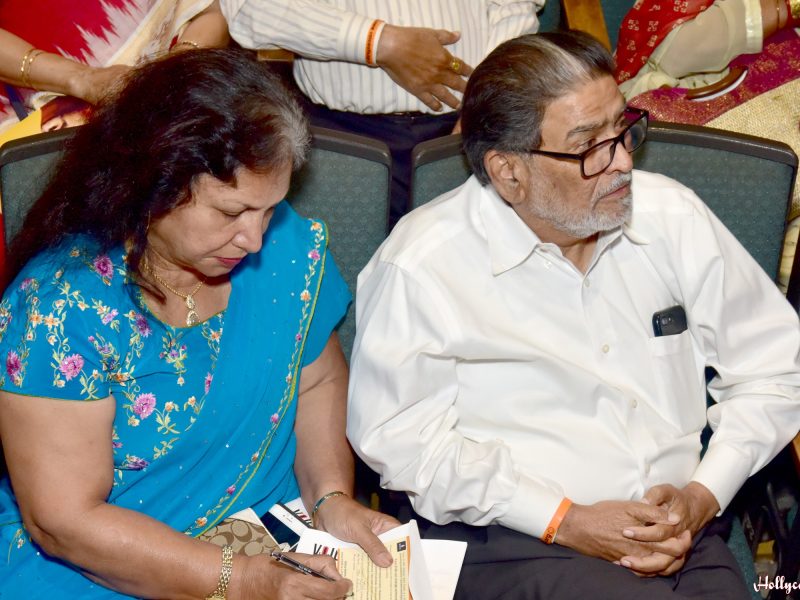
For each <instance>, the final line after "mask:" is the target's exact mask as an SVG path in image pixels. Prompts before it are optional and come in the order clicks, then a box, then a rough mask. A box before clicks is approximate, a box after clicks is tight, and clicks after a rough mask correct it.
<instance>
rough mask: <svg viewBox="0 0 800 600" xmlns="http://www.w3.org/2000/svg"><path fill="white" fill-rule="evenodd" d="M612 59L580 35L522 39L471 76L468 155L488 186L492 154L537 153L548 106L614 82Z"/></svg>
mask: <svg viewBox="0 0 800 600" xmlns="http://www.w3.org/2000/svg"><path fill="white" fill-rule="evenodd" d="M613 73H614V59H613V58H612V56H611V55H610V54H609V52H608V50H606V49H605V47H603V45H602V44H600V42H598V41H597V40H596V39H594V38H593V37H591V36H590V35H587V34H585V33H581V32H578V31H560V32H549V33H539V34H531V35H524V36H521V37H518V38H515V39H513V40H509V41H507V42H504V43H503V44H501V45H500V46H498V47H497V48H496V49H495V50H494V51H493V52H492V53H491V54H490V55H489V56H487V57H486V58H485V59H484V60H483V62H482V63H481V64H480V65H478V67H477V68H476V69H475V72H474V73H473V74H472V75H471V76H470V78H469V82H468V83H467V90H466V92H465V93H464V101H463V108H462V110H461V131H462V135H463V140H464V150H465V152H466V155H467V159H468V161H469V164H470V166H471V167H472V172H473V173H475V175H476V176H477V177H478V179H479V180H480V181H481V183H483V184H484V185H486V184H488V183H489V175H488V173H487V172H486V168H485V167H484V164H483V157H484V156H485V154H486V153H487V152H488V151H489V150H499V151H503V152H521V153H524V152H526V151H527V150H530V149H535V148H538V147H539V145H540V144H541V138H542V131H541V128H542V120H543V119H544V112H545V109H546V108H547V106H548V105H549V104H550V103H551V102H553V101H554V100H556V99H558V98H560V97H562V96H564V95H565V94H567V93H569V92H571V91H572V90H574V89H575V88H576V87H577V86H578V85H580V84H582V83H585V82H589V81H592V80H595V79H598V78H600V77H603V76H606V75H608V76H613Z"/></svg>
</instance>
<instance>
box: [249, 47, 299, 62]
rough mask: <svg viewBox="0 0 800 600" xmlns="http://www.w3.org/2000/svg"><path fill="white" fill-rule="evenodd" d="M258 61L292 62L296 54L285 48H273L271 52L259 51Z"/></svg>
mask: <svg viewBox="0 0 800 600" xmlns="http://www.w3.org/2000/svg"><path fill="white" fill-rule="evenodd" d="M258 60H268V61H275V62H292V61H293V60H294V54H293V53H292V52H290V51H289V50H284V49H283V48H273V49H271V50H259V51H258Z"/></svg>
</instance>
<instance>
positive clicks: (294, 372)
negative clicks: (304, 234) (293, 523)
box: [184, 219, 329, 537]
mask: <svg viewBox="0 0 800 600" xmlns="http://www.w3.org/2000/svg"><path fill="white" fill-rule="evenodd" d="M308 221H309V222H310V229H311V231H313V232H314V238H313V246H312V249H311V250H310V251H309V252H308V254H307V258H308V259H309V261H310V263H309V264H308V266H307V270H306V274H305V275H304V279H305V287H304V288H303V291H302V292H301V293H300V300H301V302H303V307H302V309H301V316H300V322H299V324H298V331H297V333H296V334H295V347H294V351H293V353H292V357H291V359H290V363H289V365H288V369H289V372H288V374H287V375H286V377H285V379H284V381H285V382H286V386H285V387H284V391H283V395H282V397H281V401H280V404H279V405H278V411H277V412H276V413H274V414H273V415H272V416H271V417H270V422H271V427H270V430H269V431H268V432H267V434H266V436H265V437H264V439H263V440H262V442H261V445H260V447H259V449H258V450H257V451H256V452H254V453H253V454H252V456H251V457H250V461H249V462H248V463H247V464H246V465H245V466H244V467H243V469H242V470H241V471H240V473H239V475H238V476H237V477H236V480H235V481H234V482H233V483H232V484H231V485H230V486H228V488H227V490H226V492H225V494H224V495H223V496H221V497H220V498H219V500H218V501H217V504H216V505H215V506H213V507H212V508H210V509H208V510H207V511H206V513H205V515H203V516H201V517H198V518H197V519H195V520H194V522H193V523H192V525H190V526H189V527H188V528H187V529H186V530H184V533H185V534H187V535H191V536H194V537H197V536H200V535H203V534H204V533H206V532H207V531H209V530H210V529H211V528H213V527H215V526H216V525H218V524H219V523H220V522H221V521H222V520H223V519H224V518H225V517H226V516H227V513H228V510H229V509H230V508H231V507H232V506H233V505H234V503H235V502H236V501H237V500H238V499H239V496H240V495H241V493H242V492H243V491H244V490H245V488H246V487H247V485H248V484H249V483H250V482H251V480H252V479H253V477H254V476H255V474H256V473H257V472H258V470H259V469H260V468H261V466H262V464H263V461H264V458H265V457H266V455H267V451H268V450H269V448H270V446H271V445H272V441H273V439H274V437H275V434H276V433H277V431H278V429H280V426H281V424H282V423H283V419H284V417H285V416H286V413H287V412H288V411H289V408H290V407H291V405H292V403H293V399H294V398H295V395H296V394H295V392H296V389H297V381H298V372H299V370H300V363H301V360H302V357H303V352H304V350H305V342H306V337H307V335H308V330H309V328H310V327H311V321H312V320H313V317H314V313H315V311H316V305H317V299H318V298H319V292H320V289H321V287H322V278H323V275H324V273H325V262H326V259H327V255H328V240H329V238H328V228H327V225H326V224H325V223H324V222H323V221H319V220H316V219H308ZM320 250H321V252H320ZM317 265H319V272H317ZM315 276H316V281H314V277H315ZM312 285H314V287H315V290H314V293H313V295H312V294H311V292H310V291H309V288H311V287H312ZM251 467H253V468H252V470H251ZM248 471H249V473H248ZM243 478H244V481H243V482H242V485H241V486H239V483H240V482H241V481H242V479H243Z"/></svg>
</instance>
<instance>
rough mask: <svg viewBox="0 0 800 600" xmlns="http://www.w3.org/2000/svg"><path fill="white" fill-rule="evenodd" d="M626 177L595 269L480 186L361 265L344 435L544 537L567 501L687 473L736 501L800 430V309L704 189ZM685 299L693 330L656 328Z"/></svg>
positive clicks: (434, 492)
mask: <svg viewBox="0 0 800 600" xmlns="http://www.w3.org/2000/svg"><path fill="white" fill-rule="evenodd" d="M632 189H633V195H634V201H633V216H632V219H631V221H630V223H628V224H626V225H625V226H624V227H622V228H620V229H617V230H615V231H612V232H609V233H607V234H604V235H602V236H601V237H600V239H599V240H598V243H597V248H596V250H595V254H594V258H593V260H592V262H591V264H590V267H589V268H588V270H587V273H586V274H583V273H581V272H580V271H578V270H577V269H576V268H575V267H574V266H573V265H572V263H570V262H569V261H567V260H566V259H565V258H564V257H563V256H562V255H561V252H560V250H559V248H558V247H557V246H555V245H554V244H548V243H542V242H541V241H540V240H539V239H538V238H537V236H536V235H535V234H534V233H533V231H531V229H530V228H528V227H527V226H526V225H525V224H524V223H523V221H522V220H521V219H520V218H519V217H518V216H517V215H516V213H515V212H514V211H513V209H512V208H511V207H510V206H509V205H508V204H506V203H505V202H504V201H503V200H502V199H501V198H500V197H499V196H498V195H497V194H496V192H495V191H494V190H493V188H492V187H491V186H488V187H482V186H481V185H480V184H479V183H478V181H477V180H476V179H475V178H471V179H470V180H469V181H467V183H466V184H464V185H463V186H462V187H460V188H458V189H456V190H454V191H452V192H450V193H448V194H445V195H444V196H443V197H441V198H439V199H437V200H435V201H433V202H431V203H429V204H427V205H425V206H423V207H422V208H420V209H417V210H416V211H414V212H412V213H411V214H410V215H409V216H407V217H406V218H405V219H403V220H402V221H401V222H400V224H399V225H398V226H397V227H396V228H395V230H394V231H393V233H392V234H391V235H390V237H389V238H388V239H387V240H386V241H385V243H384V244H383V246H381V248H380V249H379V250H378V252H377V253H376V254H375V256H374V257H373V258H372V260H371V261H370V263H369V264H368V265H367V267H366V268H365V269H364V270H363V272H362V273H361V274H360V276H359V283H358V292H357V296H356V299H357V300H356V301H357V305H356V310H357V323H358V332H357V336H356V342H355V347H354V352H353V357H352V361H351V380H350V394H349V405H348V425H347V431H348V437H349V438H350V440H351V442H352V444H353V445H354V447H355V449H356V451H357V452H358V453H359V454H360V455H361V456H362V458H364V459H365V460H366V462H367V463H368V464H369V465H370V466H372V467H373V468H374V469H375V470H377V471H378V472H379V473H381V478H382V482H383V484H384V485H385V486H386V487H388V488H391V489H398V490H405V491H408V492H409V496H410V498H411V501H412V504H413V505H414V507H415V509H416V510H417V511H418V512H419V513H420V514H421V515H422V516H424V517H427V518H429V519H431V520H433V521H435V522H437V523H446V522H450V521H454V520H459V521H464V522H467V523H472V524H476V525H487V524H490V523H499V524H502V525H506V526H508V527H511V528H513V529H516V530H519V531H523V532H526V533H529V534H531V535H534V536H537V537H538V536H541V535H542V533H543V531H544V529H545V527H546V526H547V523H548V522H549V521H550V519H551V517H552V515H553V513H554V512H555V510H556V508H557V506H558V504H559V502H560V501H561V499H562V498H563V497H565V496H566V497H569V498H570V499H572V500H573V501H574V502H577V503H581V504H590V503H594V502H597V501H600V500H607V499H617V500H624V499H639V498H641V497H642V495H643V494H644V493H645V491H646V490H647V489H649V488H650V487H652V486H654V485H657V484H660V483H671V484H673V485H675V486H678V487H681V486H684V485H685V484H686V483H688V482H689V481H690V480H695V481H698V482H700V483H702V484H703V485H705V486H706V487H707V488H708V489H709V490H710V491H711V492H712V493H713V494H714V496H715V497H716V498H717V500H718V502H719V504H720V506H721V507H722V508H725V506H727V504H728V503H729V502H730V500H731V499H732V497H733V496H734V494H735V493H736V491H737V490H738V489H739V487H740V486H741V484H742V483H743V482H744V480H745V479H746V478H747V477H748V476H749V475H751V474H752V473H754V472H756V471H757V470H758V469H760V468H761V467H762V466H764V465H765V464H766V463H767V462H768V461H769V460H770V459H771V458H772V457H773V456H774V455H775V454H776V453H777V452H778V451H779V450H780V449H781V448H782V447H783V446H784V445H785V444H786V443H787V442H788V441H789V440H790V439H791V438H792V436H793V435H794V434H795V433H797V431H798V429H800V360H799V358H798V356H799V353H800V327H798V319H797V315H796V314H795V313H794V311H793V310H792V308H791V307H790V305H789V304H788V303H787V302H786V300H785V299H784V298H783V296H782V295H781V294H780V292H779V291H778V289H777V288H776V286H775V285H774V284H773V282H772V281H770V279H769V278H768V277H767V276H766V275H765V274H764V272H763V271H762V270H761V268H760V267H759V266H758V265H757V264H756V263H755V261H754V260H753V259H752V258H751V257H750V255H749V254H748V253H747V251H746V250H745V249H744V248H742V246H741V245H740V244H739V243H738V242H737V241H736V240H735V239H734V238H733V236H732V235H731V233H730V232H729V231H728V230H727V229H726V228H725V227H724V226H723V225H722V224H721V223H720V222H719V220H718V219H717V218H716V217H715V216H714V215H713V214H711V213H710V211H709V209H708V208H707V207H706V206H705V205H704V204H703V203H702V202H701V201H700V200H699V199H698V198H697V197H696V196H695V194H694V193H693V192H691V191H690V190H689V189H687V188H686V187H684V186H682V185H681V184H679V183H677V182H675V181H673V180H671V179H668V178H666V177H663V176H660V175H656V174H652V173H645V172H640V171H634V175H633V185H632ZM674 305H681V306H683V307H684V309H685V311H686V314H687V317H688V330H687V331H685V332H683V333H681V334H679V335H669V336H663V337H656V336H654V333H653V326H652V316H653V313H655V312H657V311H660V310H663V309H666V308H670V307H671V306H674ZM706 365H709V366H712V367H714V368H715V369H716V371H717V372H718V374H719V375H718V377H717V378H715V379H714V380H713V381H712V383H711V385H710V392H711V395H712V396H713V397H714V399H715V401H716V402H715V403H714V404H713V406H711V408H710V409H708V410H707V409H706V388H705V377H704V368H705V366H706ZM707 419H708V421H709V422H710V423H711V425H712V427H713V428H714V429H715V433H714V435H713V437H712V439H711V442H710V444H709V447H708V450H707V452H706V454H705V457H704V459H703V460H702V462H701V461H700V450H701V443H700V432H701V430H702V429H703V427H704V425H705V424H706V420H707Z"/></svg>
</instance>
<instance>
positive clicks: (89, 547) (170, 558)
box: [0, 392, 349, 600]
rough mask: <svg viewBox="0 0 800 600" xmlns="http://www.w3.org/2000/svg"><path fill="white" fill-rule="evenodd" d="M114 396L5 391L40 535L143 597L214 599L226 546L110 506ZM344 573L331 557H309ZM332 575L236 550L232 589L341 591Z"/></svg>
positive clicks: (233, 592) (10, 459)
mask: <svg viewBox="0 0 800 600" xmlns="http://www.w3.org/2000/svg"><path fill="white" fill-rule="evenodd" d="M114 412H115V407H114V399H113V398H112V397H108V398H105V399H103V400H99V401H93V402H79V401H64V400H53V399H49V398H37V397H31V396H21V395H18V394H10V393H7V392H0V436H1V437H2V440H3V447H4V450H5V454H6V462H7V464H8V470H9V474H10V476H11V481H12V484H13V487H14V493H15V495H16V498H17V502H18V503H19V506H20V510H21V512H22V516H23V520H24V522H25V526H26V528H27V530H28V532H29V533H30V535H31V537H33V539H34V540H35V541H36V542H37V543H38V544H39V545H40V546H41V547H42V548H43V549H44V551H45V552H46V553H48V554H50V555H52V556H55V557H58V558H61V559H63V560H65V561H67V562H69V563H71V564H74V565H76V566H78V567H79V568H80V569H81V570H82V571H83V572H84V574H85V575H86V576H87V577H89V578H91V579H93V580H94V581H96V582H98V583H100V584H102V585H104V586H107V587H110V588H113V589H115V590H117V591H120V592H122V593H125V594H129V595H133V596H137V597H143V598H205V597H206V596H207V595H209V594H210V593H211V592H213V591H214V590H215V589H216V587H217V583H218V580H219V574H220V568H221V564H222V561H221V550H220V548H219V547H218V546H214V545H213V544H210V543H207V542H201V541H198V540H196V539H194V538H190V537H187V536H186V535H184V534H183V533H180V532H178V531H175V530H173V529H171V528H170V527H168V526H167V525H165V524H163V523H161V522H159V521H157V520H155V519H152V518H150V517H149V516H146V515H144V514H141V513H137V512H135V511H131V510H127V509H123V508H120V507H117V506H113V505H110V504H108V503H107V502H106V498H107V497H108V494H109V492H110V490H111V486H112V483H113V458H112V457H113V455H112V449H111V431H112V424H113V420H114ZM305 562H307V563H308V564H309V565H311V566H314V567H315V568H318V569H323V570H324V571H326V572H327V573H328V574H330V575H331V576H333V577H337V578H338V577H339V575H338V574H337V573H336V570H335V568H334V566H333V562H332V561H331V560H330V559H328V558H327V557H313V558H309V559H308V560H306V561H305ZM348 588H349V583H348V582H347V581H346V580H341V581H337V582H333V583H331V582H327V581H323V580H321V579H317V578H315V577H308V576H305V575H301V574H299V573H296V572H294V571H291V570H289V569H286V568H284V567H281V566H278V565H277V563H275V562H274V561H272V560H271V559H269V558H268V557H266V556H259V557H245V556H236V557H234V560H233V578H232V580H231V584H230V586H229V588H228V595H227V597H228V598H229V599H231V600H234V599H238V598H270V599H272V598H306V597H313V598H337V597H342V596H343V595H344V594H345V593H347V590H348Z"/></svg>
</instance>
